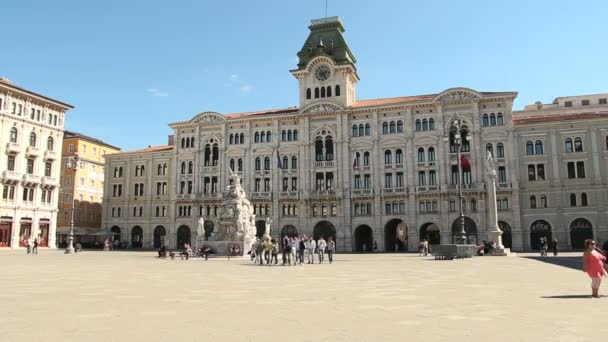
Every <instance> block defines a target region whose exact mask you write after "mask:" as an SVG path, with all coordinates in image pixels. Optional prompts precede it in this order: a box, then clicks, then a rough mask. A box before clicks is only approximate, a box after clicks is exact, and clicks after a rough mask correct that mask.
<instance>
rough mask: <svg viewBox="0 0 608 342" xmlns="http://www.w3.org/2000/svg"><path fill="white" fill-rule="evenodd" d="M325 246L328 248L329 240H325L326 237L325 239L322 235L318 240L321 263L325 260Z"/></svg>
mask: <svg viewBox="0 0 608 342" xmlns="http://www.w3.org/2000/svg"><path fill="white" fill-rule="evenodd" d="M325 248H327V242H325V239H323V237H322V236H321V237H320V238H319V242H317V250H318V251H317V252H318V253H319V264H322V263H323V260H325Z"/></svg>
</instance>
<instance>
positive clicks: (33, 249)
mask: <svg viewBox="0 0 608 342" xmlns="http://www.w3.org/2000/svg"><path fill="white" fill-rule="evenodd" d="M32 254H38V238H34V248H32Z"/></svg>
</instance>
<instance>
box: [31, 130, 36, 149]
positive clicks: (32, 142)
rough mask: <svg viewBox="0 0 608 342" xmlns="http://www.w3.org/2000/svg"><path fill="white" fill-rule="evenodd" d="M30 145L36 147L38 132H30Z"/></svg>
mask: <svg viewBox="0 0 608 342" xmlns="http://www.w3.org/2000/svg"><path fill="white" fill-rule="evenodd" d="M30 146H31V147H36V133H34V132H32V133H30Z"/></svg>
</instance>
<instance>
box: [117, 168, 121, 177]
mask: <svg viewBox="0 0 608 342" xmlns="http://www.w3.org/2000/svg"><path fill="white" fill-rule="evenodd" d="M118 177H122V166H121V167H119V168H118Z"/></svg>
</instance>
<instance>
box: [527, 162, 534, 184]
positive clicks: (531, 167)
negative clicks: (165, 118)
mask: <svg viewBox="0 0 608 342" xmlns="http://www.w3.org/2000/svg"><path fill="white" fill-rule="evenodd" d="M528 180H529V181H535V180H536V168H535V167H534V165H528Z"/></svg>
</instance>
